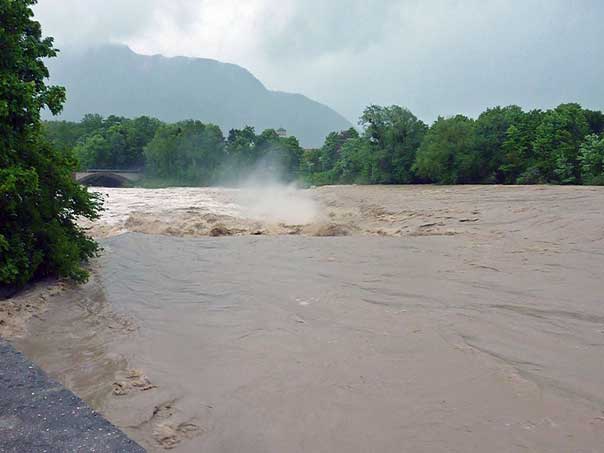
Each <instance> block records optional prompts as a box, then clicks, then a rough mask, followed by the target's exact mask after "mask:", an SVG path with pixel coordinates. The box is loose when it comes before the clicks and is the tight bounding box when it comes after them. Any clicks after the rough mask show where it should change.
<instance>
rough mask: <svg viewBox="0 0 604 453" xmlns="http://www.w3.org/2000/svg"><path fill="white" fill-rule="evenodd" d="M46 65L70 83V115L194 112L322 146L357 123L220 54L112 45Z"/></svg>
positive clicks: (172, 117)
mask: <svg viewBox="0 0 604 453" xmlns="http://www.w3.org/2000/svg"><path fill="white" fill-rule="evenodd" d="M48 67H49V70H50V73H51V82H52V83H54V84H58V85H62V86H65V87H66V88H67V102H66V103H65V108H64V110H63V113H62V114H61V115H60V117H59V118H60V119H64V120H70V121H79V120H80V119H81V118H82V117H83V116H84V115H85V114H86V113H100V114H101V115H103V116H107V115H112V114H113V115H119V116H125V117H136V116H141V115H148V116H153V117H155V118H158V119H160V120H162V121H167V122H175V121H180V120H185V119H196V120H201V121H203V122H207V123H213V124H217V125H218V126H220V127H221V129H222V130H223V133H224V134H225V135H226V134H228V131H229V130H230V129H232V128H242V127H244V126H246V125H250V126H254V127H255V128H256V130H257V131H262V130H264V129H268V128H273V129H278V128H280V127H283V128H285V129H286V130H287V132H288V134H290V135H294V136H296V137H298V139H299V140H300V143H301V144H302V145H303V146H305V147H319V146H321V145H322V144H323V141H324V139H325V137H326V136H327V134H329V133H330V132H332V131H337V130H342V129H347V128H349V127H351V124H350V122H349V121H348V120H346V119H345V118H344V117H343V116H341V115H340V114H338V113H337V112H335V111H334V110H332V109H330V108H329V107H327V106H325V105H323V104H320V103H318V102H315V101H313V100H311V99H309V98H307V97H305V96H302V95H300V94H290V93H283V92H279V91H271V90H268V89H266V87H265V86H264V85H263V84H262V83H261V82H260V81H259V80H258V79H256V77H254V76H253V75H252V74H251V73H250V72H249V71H247V70H246V69H244V68H242V67H240V66H237V65H234V64H227V63H221V62H219V61H216V60H210V59H205V58H187V57H174V58H167V57H164V56H161V55H153V56H146V55H139V54H136V53H134V52H133V51H132V50H130V49H129V48H128V47H125V46H116V45H107V46H102V47H98V48H94V49H89V50H87V51H85V52H78V53H68V52H61V53H60V54H59V57H58V58H54V59H52V60H50V61H49V62H48ZM46 113H47V115H46V116H45V118H46V119H50V114H49V113H48V112H46Z"/></svg>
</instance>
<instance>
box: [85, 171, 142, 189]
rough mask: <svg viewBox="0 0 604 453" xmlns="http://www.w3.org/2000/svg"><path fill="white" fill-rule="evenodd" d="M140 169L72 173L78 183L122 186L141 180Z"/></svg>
mask: <svg viewBox="0 0 604 453" xmlns="http://www.w3.org/2000/svg"><path fill="white" fill-rule="evenodd" d="M142 177H143V172H142V171H141V170H105V169H99V170H85V171H78V172H76V173H74V179H75V180H76V181H77V182H79V183H80V184H84V185H86V186H97V187H124V186H127V185H129V184H131V183H133V182H136V181H139V180H141V179H142Z"/></svg>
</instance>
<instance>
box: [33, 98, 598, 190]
mask: <svg viewBox="0 0 604 453" xmlns="http://www.w3.org/2000/svg"><path fill="white" fill-rule="evenodd" d="M359 126H360V129H361V131H362V132H361V133H359V132H358V131H357V130H356V129H354V128H350V129H348V130H345V131H340V132H333V133H331V134H329V136H328V137H327V138H326V140H325V143H324V145H323V146H322V147H321V148H319V149H307V150H304V149H302V148H301V146H300V144H299V142H298V140H297V139H296V138H295V137H282V136H279V135H278V134H277V132H276V131H275V130H273V129H268V130H265V131H263V132H262V133H260V134H257V133H256V131H255V130H254V129H253V128H251V127H245V128H243V129H233V130H231V131H229V133H228V136H227V137H225V136H224V135H223V133H222V131H221V130H220V128H218V127H217V126H215V125H212V124H204V123H201V122H199V121H184V122H179V123H175V124H165V123H162V122H160V121H158V120H156V119H152V118H148V117H140V118H136V119H126V118H122V117H117V116H109V117H108V118H103V117H101V116H100V115H94V114H90V115H86V116H85V117H84V118H83V120H82V121H81V122H78V123H76V122H66V121H49V122H46V123H45V124H44V130H45V132H46V135H47V136H48V137H49V138H50V139H51V141H53V142H54V143H55V145H56V146H58V147H59V148H61V149H63V150H65V151H66V152H67V153H68V154H70V153H71V151H73V152H74V153H75V155H76V157H77V158H78V159H79V162H80V166H81V167H82V168H121V169H126V168H142V167H144V168H145V172H146V175H147V184H148V185H158V184H159V185H170V184H171V185H213V184H218V183H222V184H224V183H232V182H238V181H240V180H241V179H242V178H244V177H245V175H247V174H248V173H249V172H250V171H251V169H254V170H256V169H258V168H260V169H261V170H263V171H266V172H269V173H271V174H273V176H274V174H279V175H280V176H281V177H282V179H284V180H286V181H304V182H306V183H308V184H313V185H325V184H413V183H436V184H594V185H595V184H598V185H599V184H604V114H603V113H602V112H601V111H593V110H587V109H584V108H582V107H581V106H580V105H579V104H575V103H570V104H562V105H560V106H558V107H556V108H555V109H551V110H547V111H542V110H531V111H528V112H525V111H523V110H522V108H520V107H518V106H513V105H512V106H507V107H495V108H491V109H488V110H486V111H485V112H484V113H482V114H481V115H480V116H479V117H478V118H477V119H472V118H468V117H466V116H463V115H456V116H452V117H448V118H445V117H439V118H438V119H437V120H436V121H435V122H434V123H433V124H432V125H431V126H428V125H427V124H425V123H424V122H423V121H421V120H419V119H418V118H417V117H416V116H415V115H413V113H411V112H410V111H409V110H407V109H405V108H403V107H399V106H391V107H381V106H376V105H372V106H369V107H368V108H367V109H366V110H365V111H364V113H363V115H362V116H361V118H360V121H359Z"/></svg>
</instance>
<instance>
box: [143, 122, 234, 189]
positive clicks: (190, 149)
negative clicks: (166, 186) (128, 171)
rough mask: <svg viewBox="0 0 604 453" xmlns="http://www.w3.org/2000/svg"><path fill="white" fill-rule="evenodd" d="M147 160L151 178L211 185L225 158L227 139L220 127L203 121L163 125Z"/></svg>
mask: <svg viewBox="0 0 604 453" xmlns="http://www.w3.org/2000/svg"><path fill="white" fill-rule="evenodd" d="M145 158H146V167H145V168H146V173H147V174H148V175H149V176H150V177H156V178H172V179H176V180H178V181H182V182H183V183H188V184H195V185H198V184H199V185H208V184H211V183H213V182H214V180H213V179H214V175H215V173H216V169H217V167H218V166H219V165H220V163H221V162H222V160H223V158H224V137H223V136H222V132H221V131H220V129H219V128H218V126H214V125H212V124H208V125H206V124H203V123H201V122H200V121H184V122H180V123H176V124H163V125H161V126H160V127H159V128H158V130H157V132H156V134H155V136H154V137H153V140H151V142H149V144H148V145H147V146H146V147H145Z"/></svg>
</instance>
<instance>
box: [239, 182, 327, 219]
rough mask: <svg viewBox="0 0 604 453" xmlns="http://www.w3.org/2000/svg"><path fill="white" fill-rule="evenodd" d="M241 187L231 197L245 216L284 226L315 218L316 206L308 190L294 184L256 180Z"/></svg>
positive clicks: (316, 214) (317, 216)
mask: <svg viewBox="0 0 604 453" xmlns="http://www.w3.org/2000/svg"><path fill="white" fill-rule="evenodd" d="M248 184H249V185H247V186H245V187H242V190H241V191H239V192H237V194H236V196H235V198H236V200H237V204H238V205H240V206H241V209H242V214H243V215H244V216H246V217H249V218H252V219H255V220H259V221H267V222H270V223H283V224H287V225H306V224H309V223H313V222H316V221H317V220H318V218H319V206H318V203H317V202H316V200H313V199H312V197H311V195H310V193H309V192H307V191H303V190H300V189H299V188H298V187H296V185H295V184H288V185H286V184H280V183H278V182H275V181H273V182H269V183H267V184H259V181H255V182H249V183H248Z"/></svg>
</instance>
